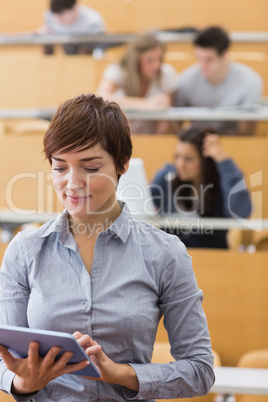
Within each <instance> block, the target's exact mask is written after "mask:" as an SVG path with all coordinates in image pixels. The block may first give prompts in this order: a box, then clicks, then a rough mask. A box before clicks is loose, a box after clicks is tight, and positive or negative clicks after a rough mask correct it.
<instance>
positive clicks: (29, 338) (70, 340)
mask: <svg viewBox="0 0 268 402" xmlns="http://www.w3.org/2000/svg"><path fill="white" fill-rule="evenodd" d="M34 341H35V342H38V343H39V345H40V346H39V354H40V356H42V357H43V356H45V354H46V353H47V352H48V350H49V349H50V348H51V347H52V346H59V347H60V348H61V351H60V353H59V354H58V355H57V358H56V359H58V358H59V357H60V356H61V355H62V354H63V353H64V352H66V351H71V352H73V356H72V357H71V359H70V360H69V363H68V364H73V363H78V362H80V361H82V360H88V361H89V362H90V364H89V365H88V366H87V367H85V368H83V369H82V370H78V371H74V372H72V373H70V374H75V375H84V376H88V377H94V378H99V377H100V373H99V371H98V369H97V368H96V367H95V365H94V364H93V362H92V361H91V359H90V358H89V357H88V356H87V354H86V352H85V351H84V350H83V348H82V347H81V346H80V345H79V343H78V342H77V340H76V339H75V338H74V336H73V335H71V334H69V333H67V332H58V331H49V330H43V329H32V328H25V327H16V326H11V325H0V344H1V345H3V346H5V347H6V348H8V349H9V351H10V353H11V354H12V355H13V356H14V357H19V358H26V357H27V356H28V350H29V345H30V343H31V342H34Z"/></svg>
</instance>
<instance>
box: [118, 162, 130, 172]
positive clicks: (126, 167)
mask: <svg viewBox="0 0 268 402" xmlns="http://www.w3.org/2000/svg"><path fill="white" fill-rule="evenodd" d="M129 161H130V159H127V161H126V162H125V163H124V168H123V170H122V171H121V172H120V174H121V175H122V174H124V173H126V172H127V171H128V168H129Z"/></svg>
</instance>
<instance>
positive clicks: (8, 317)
mask: <svg viewBox="0 0 268 402" xmlns="http://www.w3.org/2000/svg"><path fill="white" fill-rule="evenodd" d="M20 238H21V233H19V234H18V235H17V236H16V237H15V238H14V239H13V240H12V241H11V243H10V244H9V246H8V248H7V250H6V253H5V256H4V259H3V263H2V266H1V270H0V288H1V294H2V296H1V299H0V324H1V325H15V326H21V327H28V322H27V304H28V299H29V294H30V290H29V286H28V284H27V276H26V275H25V262H24V258H23V253H22V250H21V247H20V240H19V239H20ZM14 376H15V374H14V373H13V372H12V371H10V370H8V369H7V368H6V365H5V363H4V361H3V360H2V359H1V358H0V389H1V390H2V391H4V392H6V393H9V394H11V385H12V381H13V378H14ZM12 396H13V398H14V399H15V400H17V401H25V402H26V401H30V400H31V399H32V396H31V398H29V396H18V395H12Z"/></svg>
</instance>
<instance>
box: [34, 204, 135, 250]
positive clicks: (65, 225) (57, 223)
mask: <svg viewBox="0 0 268 402" xmlns="http://www.w3.org/2000/svg"><path fill="white" fill-rule="evenodd" d="M119 204H120V207H121V209H122V212H121V214H120V215H119V216H118V218H117V219H116V220H115V221H114V222H113V223H112V224H111V226H109V228H108V229H107V231H106V232H110V233H111V232H112V233H114V234H115V235H116V236H117V237H118V238H119V239H121V240H122V242H123V243H125V242H126V241H127V238H128V236H129V233H130V231H131V228H132V227H133V217H132V215H131V212H130V210H129V208H128V206H127V205H126V204H125V203H124V202H122V201H119ZM55 232H59V240H60V241H61V242H62V243H65V241H66V240H67V238H68V236H69V234H70V228H69V222H68V212H67V210H66V209H65V210H64V211H63V212H62V213H61V214H60V216H58V217H57V218H56V219H55V220H54V221H52V223H51V225H50V226H49V227H48V228H47V230H46V231H45V232H44V233H43V235H42V236H41V237H47V236H49V235H50V234H51V233H55Z"/></svg>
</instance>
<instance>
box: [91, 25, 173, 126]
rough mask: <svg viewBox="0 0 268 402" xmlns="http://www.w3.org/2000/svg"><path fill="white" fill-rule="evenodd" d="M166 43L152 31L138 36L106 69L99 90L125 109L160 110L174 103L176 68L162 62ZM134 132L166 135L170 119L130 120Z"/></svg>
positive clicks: (105, 96)
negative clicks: (167, 120)
mask: <svg viewBox="0 0 268 402" xmlns="http://www.w3.org/2000/svg"><path fill="white" fill-rule="evenodd" d="M164 52H165V46H164V44H163V43H161V42H160V41H159V40H158V39H157V38H156V37H155V36H154V35H153V34H151V33H146V34H141V35H139V36H138V37H137V38H136V39H134V40H133V41H132V42H131V43H129V45H128V48H127V50H126V52H125V54H124V55H123V57H122V58H121V60H120V61H119V62H118V63H116V64H111V65H110V66H108V67H107V69H106V70H105V71H104V74H103V78H102V80H101V82H100V84H99V87H98V89H97V92H98V94H99V95H101V96H103V97H104V98H106V99H109V100H114V101H116V102H118V103H119V104H120V106H122V107H125V108H127V107H128V108H134V109H147V110H157V109H165V108H168V107H169V106H171V104H172V95H173V93H174V91H175V88H176V80H177V76H176V75H177V74H176V71H175V69H174V68H173V67H172V66H171V65H169V64H166V63H163V58H164ZM130 129H131V132H132V133H138V134H144V133H147V134H163V133H166V132H169V130H170V127H169V123H168V122H163V121H131V122H130Z"/></svg>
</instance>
